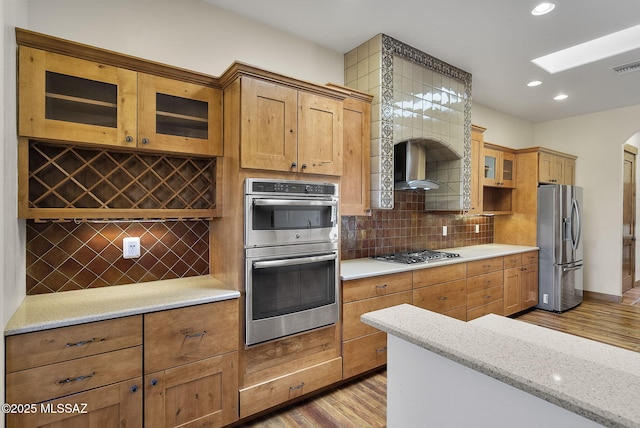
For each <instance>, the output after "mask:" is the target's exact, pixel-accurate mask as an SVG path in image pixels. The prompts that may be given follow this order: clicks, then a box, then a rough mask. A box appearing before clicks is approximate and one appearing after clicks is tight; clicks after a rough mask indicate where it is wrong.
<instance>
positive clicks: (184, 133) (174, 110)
mask: <svg viewBox="0 0 640 428" xmlns="http://www.w3.org/2000/svg"><path fill="white" fill-rule="evenodd" d="M138 140H139V141H138V147H140V148H144V149H148V150H156V151H163V152H179V153H189V154H196V155H203V156H221V155H222V93H221V90H219V89H215V88H210V87H205V86H202V85H196V84H192V83H187V82H182V81H177V80H173V79H167V78H163V77H158V76H152V75H149V74H142V73H140V74H139V75H138Z"/></svg>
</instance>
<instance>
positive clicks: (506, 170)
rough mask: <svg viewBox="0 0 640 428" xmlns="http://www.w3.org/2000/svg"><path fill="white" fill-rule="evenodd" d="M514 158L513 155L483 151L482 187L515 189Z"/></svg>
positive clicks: (491, 150)
mask: <svg viewBox="0 0 640 428" xmlns="http://www.w3.org/2000/svg"><path fill="white" fill-rule="evenodd" d="M515 167H516V157H515V154H514V153H509V152H503V151H500V150H493V149H487V148H485V149H484V172H483V185H485V186H492V187H515V179H516V175H515Z"/></svg>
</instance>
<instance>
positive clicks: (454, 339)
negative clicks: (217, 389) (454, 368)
mask: <svg viewBox="0 0 640 428" xmlns="http://www.w3.org/2000/svg"><path fill="white" fill-rule="evenodd" d="M362 321H363V322H364V323H365V324H368V325H371V326H373V327H376V328H378V329H380V330H382V331H385V332H387V333H388V334H392V335H394V336H396V337H399V338H401V339H403V340H406V341H408V342H410V343H413V344H415V345H417V346H420V347H421V348H424V349H426V350H429V351H432V352H434V353H436V354H438V355H441V356H443V357H446V358H448V359H450V360H452V361H455V362H457V363H459V364H462V365H464V366H466V367H469V368H471V369H474V370H476V371H478V372H480V373H483V374H485V375H488V376H491V377H493V378H494V379H497V380H499V381H502V382H504V383H506V384H509V385H511V386H514V387H516V388H518V389H521V390H522V391H524V392H527V393H529V394H532V395H534V396H537V397H539V398H542V399H543V400H546V401H548V402H550V403H553V404H555V405H558V406H560V407H562V408H564V409H567V410H569V411H571V412H574V413H576V414H579V415H581V416H584V417H586V418H588V419H591V420H593V421H595V422H597V423H599V424H601V425H605V426H611V427H639V426H640V406H638V405H637V403H639V402H640V370H639V367H640V354H638V353H636V352H633V351H628V350H624V349H621V348H615V347H612V346H610V345H605V344H602V343H598V342H595V341H592V340H588V339H584V338H579V337H577V336H571V335H568V334H564V333H560V332H555V331H553V330H549V329H546V328H544V327H539V326H534V325H530V324H526V323H523V322H521V321H517V320H513V319H510V318H505V317H500V316H498V315H486V316H484V317H481V318H478V319H476V320H474V321H471V322H468V323H466V322H464V321H460V320H457V319H454V318H450V317H447V316H444V315H440V314H437V313H435V312H431V311H427V310H425V309H421V308H418V307H415V306H412V305H408V304H403V305H398V306H394V307H391V308H386V309H381V310H378V311H374V312H369V313H366V314H364V315H363V316H362Z"/></svg>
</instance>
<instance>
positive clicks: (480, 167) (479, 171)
mask: <svg viewBox="0 0 640 428" xmlns="http://www.w3.org/2000/svg"><path fill="white" fill-rule="evenodd" d="M485 131H486V128H482V127H480V126H476V125H471V202H470V206H469V214H482V212H483V203H482V195H483V185H484V182H483V181H484V180H483V174H484V157H483V155H482V152H483V147H484V135H483V134H484V132H485Z"/></svg>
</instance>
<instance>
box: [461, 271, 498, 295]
mask: <svg viewBox="0 0 640 428" xmlns="http://www.w3.org/2000/svg"><path fill="white" fill-rule="evenodd" d="M502 278H503V275H502V271H497V272H491V273H486V274H484V275H478V276H472V277H470V278H467V293H473V292H474V291H479V290H486V289H487V288H491V287H496V286H498V285H500V286H501V285H502V283H503V281H502Z"/></svg>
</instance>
